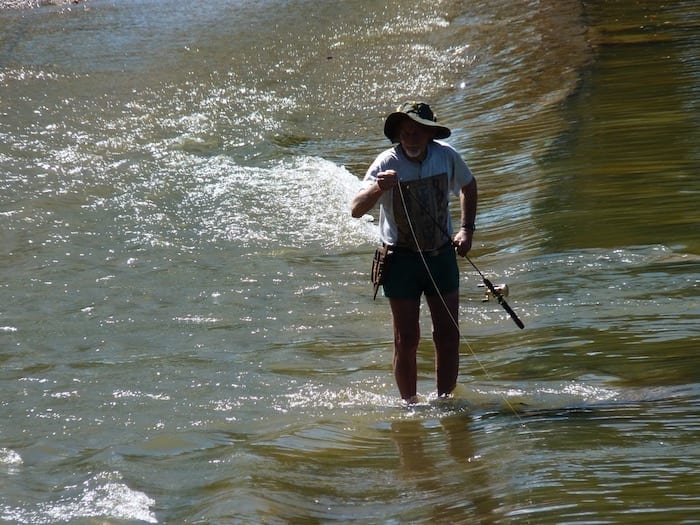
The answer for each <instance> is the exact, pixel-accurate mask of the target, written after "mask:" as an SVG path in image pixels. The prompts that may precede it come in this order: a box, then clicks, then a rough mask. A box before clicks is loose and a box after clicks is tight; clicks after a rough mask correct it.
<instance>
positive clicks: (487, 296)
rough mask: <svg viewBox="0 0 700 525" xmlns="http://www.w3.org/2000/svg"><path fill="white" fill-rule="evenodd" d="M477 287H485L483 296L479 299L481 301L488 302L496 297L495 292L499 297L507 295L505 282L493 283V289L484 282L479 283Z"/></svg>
mask: <svg viewBox="0 0 700 525" xmlns="http://www.w3.org/2000/svg"><path fill="white" fill-rule="evenodd" d="M478 287H479V288H486V290H485V291H484V297H483V299H481V302H482V303H488V302H489V301H490V300H491V299H494V298H495V299H498V297H497V296H496V294H495V293H494V291H495V292H497V293H499V294H500V295H501V297H508V285H507V284H494V285H493V290H491V289H490V288H488V287H487V286H486V285H485V284H479V285H478Z"/></svg>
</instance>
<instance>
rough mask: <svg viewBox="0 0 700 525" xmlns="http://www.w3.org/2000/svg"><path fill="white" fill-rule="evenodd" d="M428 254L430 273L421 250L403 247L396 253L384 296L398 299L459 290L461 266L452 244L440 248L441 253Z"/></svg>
mask: <svg viewBox="0 0 700 525" xmlns="http://www.w3.org/2000/svg"><path fill="white" fill-rule="evenodd" d="M424 257H425V263H427V265H428V269H429V270H430V273H428V270H426V267H425V264H424V263H423V258H422V257H421V256H420V254H419V253H416V252H410V251H403V250H400V251H396V252H393V253H392V255H391V262H390V265H391V267H390V269H389V271H388V272H387V273H388V275H387V277H386V281H385V282H384V295H385V296H386V297H393V298H395V299H419V298H420V296H421V295H422V294H425V295H435V294H436V293H438V292H440V293H442V294H446V293H449V292H453V291H455V290H458V289H459V267H458V266H457V255H456V253H455V250H454V248H453V247H452V246H449V247H447V248H446V249H442V250H440V252H439V253H438V254H437V255H433V254H428V255H425V256H424ZM431 275H432V279H431V278H430V276H431ZM433 280H434V281H435V285H437V290H436V289H435V286H434V285H433Z"/></svg>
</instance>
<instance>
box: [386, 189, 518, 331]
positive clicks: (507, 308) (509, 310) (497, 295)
mask: <svg viewBox="0 0 700 525" xmlns="http://www.w3.org/2000/svg"><path fill="white" fill-rule="evenodd" d="M397 186H398V188H399V194H400V196H401V202H402V204H403V208H404V213H405V214H406V217H407V218H408V208H407V206H406V200H405V198H404V195H403V188H401V183H399V184H398V185H397ZM406 190H408V195H409V197H411V198H412V199H413V200H414V202H416V203H417V204H418V206H419V207H421V208H422V209H423V212H424V213H425V214H426V215H427V216H428V217H430V219H431V220H432V221H433V224H435V226H437V228H438V229H439V230H440V231H441V232H442V233H443V234H444V235H445V236H446V237H447V238H448V239H449V240H450V242H452V243H453V244H454V241H452V236H451V235H450V234H449V233H448V232H447V230H446V229H445V227H444V226H443V225H442V224H440V223H439V222H438V221H437V220H436V219H435V217H433V215H432V214H431V213H430V211H429V210H427V209H426V208H425V206H424V205H423V203H422V202H421V201H420V200H418V199H417V198H416V197H415V196H414V195H413V193H412V192H411V190H410V185H409V184H407V185H406ZM408 224H409V226H410V228H411V232H412V233H413V236H414V239H415V240H416V245H418V240H417V239H416V238H415V232H414V231H413V224H412V223H411V221H410V220H409V221H408ZM464 258H465V259H466V260H467V261H469V264H471V265H472V267H473V268H474V269H475V270H476V272H477V273H478V274H479V276H480V277H481V280H482V281H484V285H485V286H486V288H488V289H489V291H490V292H491V293H492V294H493V296H494V297H495V298H496V300H497V301H498V304H500V305H501V306H502V307H503V309H504V310H505V311H506V312H507V313H508V315H510V318H511V319H513V321H514V322H515V324H516V325H518V328H520V329H521V330H522V329H523V328H525V325H524V324H523V322H522V321H521V320H520V318H519V317H518V315H517V314H516V313H515V312H514V311H513V309H512V308H511V307H510V305H509V304H508V302H507V301H506V299H505V297H503V294H502V293H501V292H500V291H499V290H498V289H497V288H496V287H495V286H494V285H493V283H492V282H491V281H489V280H488V279H487V278H486V276H484V274H483V273H481V270H479V268H478V267H477V266H476V264H474V261H472V260H471V259H470V258H469V256H468V255H466V254H465V255H464Z"/></svg>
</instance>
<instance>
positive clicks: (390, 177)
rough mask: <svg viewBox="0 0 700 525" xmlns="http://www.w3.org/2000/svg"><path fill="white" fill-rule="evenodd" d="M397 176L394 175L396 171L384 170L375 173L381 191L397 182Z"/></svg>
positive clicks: (388, 188)
mask: <svg viewBox="0 0 700 525" xmlns="http://www.w3.org/2000/svg"><path fill="white" fill-rule="evenodd" d="M398 181H399V178H398V177H397V176H396V171H394V170H386V171H380V172H379V173H377V186H379V189H380V190H382V191H387V190H390V189H391V188H393V187H394V186H396V185H397V184H398Z"/></svg>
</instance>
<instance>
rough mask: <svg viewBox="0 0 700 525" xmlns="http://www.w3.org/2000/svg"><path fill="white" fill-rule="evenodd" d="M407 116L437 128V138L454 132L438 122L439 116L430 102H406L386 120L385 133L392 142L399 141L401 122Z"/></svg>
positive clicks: (424, 124) (442, 137)
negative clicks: (436, 115)
mask: <svg viewBox="0 0 700 525" xmlns="http://www.w3.org/2000/svg"><path fill="white" fill-rule="evenodd" d="M406 118H410V119H411V120H413V121H415V122H418V124H422V125H423V126H429V127H431V128H435V129H436V131H437V133H436V135H435V138H436V139H446V138H447V137H449V136H450V135H451V133H452V132H451V131H450V129H449V128H446V127H445V126H440V125H439V124H438V123H437V118H435V114H434V113H433V110H432V109H430V106H429V105H428V104H426V103H424V102H404V103H403V104H402V105H401V106H399V108H398V109H397V110H396V111H395V112H394V113H392V114H391V115H389V116H388V117H387V118H386V121H385V122H384V135H386V138H388V139H389V140H390V141H391V142H398V141H399V140H398V136H399V123H400V122H401V121H402V120H404V119H406Z"/></svg>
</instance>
